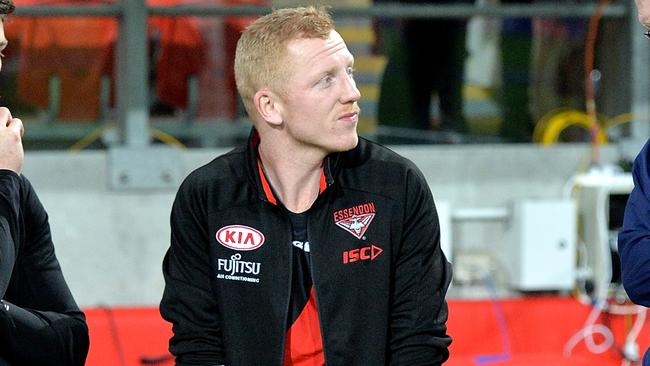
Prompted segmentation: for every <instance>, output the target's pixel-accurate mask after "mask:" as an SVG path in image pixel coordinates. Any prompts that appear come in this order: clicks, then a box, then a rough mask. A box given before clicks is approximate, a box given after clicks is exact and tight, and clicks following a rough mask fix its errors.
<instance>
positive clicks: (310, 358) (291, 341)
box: [282, 286, 325, 366]
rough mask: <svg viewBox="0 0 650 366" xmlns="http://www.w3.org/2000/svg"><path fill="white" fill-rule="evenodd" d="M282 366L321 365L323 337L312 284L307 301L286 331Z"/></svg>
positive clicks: (323, 361)
mask: <svg viewBox="0 0 650 366" xmlns="http://www.w3.org/2000/svg"><path fill="white" fill-rule="evenodd" d="M282 365H283V366H323V365H325V355H324V354H323V338H322V337H321V332H320V321H319V320H318V309H317V307H316V295H315V294H314V287H313V286H312V288H311V292H310V294H309V301H307V304H305V307H304V308H303V309H302V311H301V312H300V315H298V318H297V319H296V321H295V322H294V323H293V324H291V328H289V330H288V331H287V340H286V343H285V345H284V362H283V364H282Z"/></svg>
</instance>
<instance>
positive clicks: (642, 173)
mask: <svg viewBox="0 0 650 366" xmlns="http://www.w3.org/2000/svg"><path fill="white" fill-rule="evenodd" d="M649 154H650V140H649V141H648V142H646V145H645V146H644V147H643V149H642V150H641V152H640V153H639V155H638V156H637V158H636V159H635V161H634V167H633V170H632V175H633V178H634V189H633V190H632V192H631V193H630V197H629V198H628V201H627V206H626V207H625V216H624V218H623V227H622V228H621V230H619V234H618V250H619V254H620V258H621V274H622V278H623V285H624V287H625V290H626V291H627V294H628V296H629V297H630V299H631V300H632V301H633V302H635V303H637V304H641V305H644V306H650V165H648V163H649V161H650V160H648V159H649V158H650V156H649Z"/></svg>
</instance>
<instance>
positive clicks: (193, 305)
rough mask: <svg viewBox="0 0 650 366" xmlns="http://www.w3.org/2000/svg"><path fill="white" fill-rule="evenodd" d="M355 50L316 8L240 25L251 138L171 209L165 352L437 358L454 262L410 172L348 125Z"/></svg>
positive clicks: (379, 361)
mask: <svg viewBox="0 0 650 366" xmlns="http://www.w3.org/2000/svg"><path fill="white" fill-rule="evenodd" d="M353 64H354V58H353V56H352V54H351V53H350V51H349V50H348V48H347V46H346V44H345V42H344V41H343V39H342V38H341V36H340V35H339V33H337V32H336V31H335V30H334V26H333V22H332V19H331V17H330V16H329V15H328V14H327V12H326V11H325V10H324V9H320V8H314V7H308V8H291V9H280V10H276V11H274V12H272V13H271V14H268V15H266V16H264V17H261V18H259V19H258V20H256V21H255V22H253V23H252V24H251V25H250V26H249V27H248V28H247V29H246V30H245V31H244V32H243V34H242V36H241V38H240V39H239V41H238V44H237V51H236V56H235V76H236V82H237V88H238V90H239V93H240V95H241V97H242V100H243V103H244V106H245V108H246V110H247V112H248V114H249V116H250V118H251V119H252V121H253V124H254V127H253V129H252V131H251V136H250V139H249V141H248V144H247V145H245V146H242V147H239V148H236V149H234V150H233V151H231V152H229V153H227V154H225V155H223V156H220V157H218V158H216V159H215V160H213V161H212V162H210V163H209V164H207V165H205V166H203V167H201V168H199V169H197V170H195V171H194V172H193V173H192V174H190V176H188V177H187V179H186V180H185V181H184V182H183V184H182V185H181V187H180V188H179V191H178V194H177V196H176V199H175V201H174V205H173V207H172V212H171V245H170V248H169V250H168V252H167V254H166V256H165V259H164V263H163V274H164V276H165V291H164V294H163V298H162V301H161V304H160V311H161V314H162V316H163V317H164V318H165V319H166V320H168V321H169V322H171V323H172V325H173V328H172V329H173V337H172V338H171V340H170V351H171V353H172V354H173V355H175V356H176V365H183V366H184V365H206V366H207V365H212V366H214V365H228V366H234V365H237V366H244V365H265V366H274V365H275V366H281V365H282V366H285V365H301V366H302V365H321V366H322V365H324V364H327V365H346V366H355V365H358V366H368V365H373V366H376V365H393V366H396V365H409V366H418V365H419V366H424V365H427V366H430V365H440V364H442V363H443V362H444V361H445V360H446V359H447V358H448V357H449V352H448V346H449V344H450V343H451V338H450V337H449V336H448V335H447V328H446V321H447V304H446V301H445V295H446V291H447V288H448V286H449V282H450V280H451V267H450V264H449V263H448V262H447V260H446V258H445V256H444V254H443V252H442V251H441V249H440V232H439V225H438V217H437V214H436V209H435V205H434V201H433V197H432V195H431V192H430V190H429V187H428V185H427V183H426V181H425V179H424V177H423V175H422V173H421V172H420V171H419V170H418V169H417V167H415V165H414V164H413V163H411V162H410V161H408V160H406V159H405V158H403V157H401V156H399V155H397V154H395V153H394V152H392V151H390V150H389V149H387V148H385V147H383V146H380V145H378V144H376V143H373V142H371V141H368V140H365V139H363V138H359V137H358V136H357V131H356V128H357V122H358V118H359V112H360V110H359V106H358V102H359V99H360V93H359V90H358V89H357V87H356V84H355V80H354V76H353Z"/></svg>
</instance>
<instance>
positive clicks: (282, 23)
mask: <svg viewBox="0 0 650 366" xmlns="http://www.w3.org/2000/svg"><path fill="white" fill-rule="evenodd" d="M333 29H334V21H333V20H332V17H331V16H330V15H329V13H328V12H327V10H326V8H325V7H318V8H317V7H314V6H309V7H298V8H285V9H278V10H274V11H273V12H271V13H270V14H267V15H265V16H263V17H261V18H258V19H257V20H255V21H254V22H253V23H252V24H251V25H249V26H248V27H247V28H246V30H244V32H243V33H242V35H241V37H240V38H239V41H238V42H237V50H236V52H235V81H236V84H237V90H238V92H239V95H240V96H241V98H242V100H243V103H244V107H245V108H246V111H247V112H248V114H249V116H251V117H253V116H254V115H255V114H256V110H255V105H254V103H253V96H254V95H255V93H256V92H257V91H258V90H260V89H261V88H266V87H268V88H270V89H271V90H273V91H275V92H278V93H280V94H282V92H283V90H284V89H283V84H284V81H285V80H286V79H287V78H288V77H289V74H290V71H291V60H289V59H288V58H287V46H286V45H287V43H288V42H290V41H292V40H296V39H302V38H321V39H326V38H328V37H329V35H330V32H331V31H332V30H333Z"/></svg>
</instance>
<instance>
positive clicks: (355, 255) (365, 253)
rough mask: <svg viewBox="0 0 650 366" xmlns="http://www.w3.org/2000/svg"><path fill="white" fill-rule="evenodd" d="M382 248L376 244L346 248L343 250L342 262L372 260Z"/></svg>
mask: <svg viewBox="0 0 650 366" xmlns="http://www.w3.org/2000/svg"><path fill="white" fill-rule="evenodd" d="M383 251H384V250H383V249H381V248H380V247H378V246H376V245H374V244H373V245H370V246H367V247H363V248H357V249H351V250H346V251H344V252H343V264H348V263H353V262H358V261H367V260H370V261H374V260H375V258H377V257H378V256H379V255H380V254H381V253H382V252H383Z"/></svg>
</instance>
